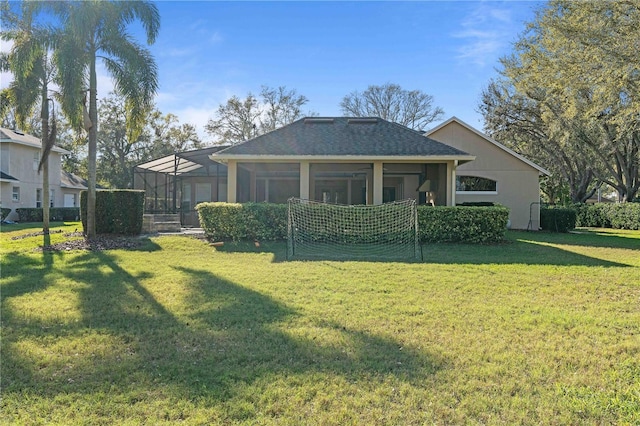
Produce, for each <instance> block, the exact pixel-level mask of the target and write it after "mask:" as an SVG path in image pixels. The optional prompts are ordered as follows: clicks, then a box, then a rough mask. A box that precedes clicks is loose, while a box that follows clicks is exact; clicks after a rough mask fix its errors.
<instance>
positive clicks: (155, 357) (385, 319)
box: [0, 223, 640, 425]
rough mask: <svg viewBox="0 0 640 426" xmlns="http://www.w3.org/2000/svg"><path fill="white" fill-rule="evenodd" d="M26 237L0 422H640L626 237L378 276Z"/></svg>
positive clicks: (169, 243)
mask: <svg viewBox="0 0 640 426" xmlns="http://www.w3.org/2000/svg"><path fill="white" fill-rule="evenodd" d="M75 228H80V225H79V224H77V223H73V224H68V225H64V226H63V225H62V224H54V227H53V229H54V230H58V229H62V230H64V232H73V231H74V229H75ZM37 230H38V228H37V227H31V228H30V227H28V226H25V225H19V226H13V225H12V226H3V228H2V230H1V231H2V232H0V244H1V247H0V254H1V255H2V270H1V274H2V281H1V292H2V293H1V297H2V306H1V308H2V311H1V316H2V347H1V350H2V352H1V356H2V360H1V361H2V365H1V371H0V373H1V383H0V384H1V386H2V389H1V391H2V400H1V411H0V423H2V424H7V423H8V424H44V423H47V424H49V423H52V424H91V425H95V424H105V425H106V424H109V425H111V424H162V423H176V422H182V423H183V424H278V425H287V424H289V425H300V424H321V425H334V424H335V425H345V424H358V425H360V424H363V425H364V424H366V425H374V424H389V425H399V424H403V425H404V424H416V425H422V424H508V425H512V424H531V425H538V424H545V425H554V424H555V425H566V424H580V425H582V424H587V425H591V424H603V425H604V424H607V425H608V424H619V425H625V424H628V425H638V424H640V232H638V231H617V230H602V229H599V230H580V233H577V234H563V235H559V234H547V233H526V232H509V233H508V235H507V237H508V242H506V243H504V244H500V245H493V246H475V245H453V244H438V245H430V246H426V247H425V248H424V262H422V263H387V262H349V261H345V262H339V261H313V262H287V261H285V255H286V247H285V245H284V244H282V243H272V244H269V243H263V244H261V246H260V247H255V246H254V245H253V243H251V244H225V245H224V246H223V247H219V248H216V247H212V246H210V245H209V244H207V243H206V242H204V241H201V240H197V239H194V238H190V237H184V236H161V237H152V238H143V239H142V245H141V246H140V248H138V249H135V250H109V251H102V252H91V251H65V252H44V253H43V252H41V251H40V252H39V251H35V250H34V249H35V248H36V247H37V246H39V245H42V243H43V237H42V236H31V237H26V238H18V239H12V238H14V237H16V236H19V235H24V234H27V233H33V232H36V231H37ZM66 238H68V237H65V235H64V233H58V234H53V235H51V242H52V243H56V242H60V241H63V240H65V239H66ZM75 238H77V237H75Z"/></svg>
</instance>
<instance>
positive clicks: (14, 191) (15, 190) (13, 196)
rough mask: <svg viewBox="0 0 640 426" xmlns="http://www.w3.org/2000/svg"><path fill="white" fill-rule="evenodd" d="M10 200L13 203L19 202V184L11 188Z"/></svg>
mask: <svg viewBox="0 0 640 426" xmlns="http://www.w3.org/2000/svg"><path fill="white" fill-rule="evenodd" d="M11 200H12V201H13V202H14V203H19V202H20V187H19V186H14V187H13V188H11Z"/></svg>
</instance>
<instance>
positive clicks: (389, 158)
mask: <svg viewBox="0 0 640 426" xmlns="http://www.w3.org/2000/svg"><path fill="white" fill-rule="evenodd" d="M209 158H210V159H211V160H212V161H217V162H221V163H226V162H228V161H230V160H231V161H242V162H249V161H250V162H256V163H258V162H273V161H280V162H297V161H314V162H323V163H326V162H336V163H354V162H355V163H367V162H372V161H383V162H387V163H391V162H399V161H400V162H424V161H455V160H458V162H459V163H462V162H465V163H466V162H468V161H473V160H475V159H476V157H475V155H367V156H365V155H254V154H227V155H224V154H223V155H216V154H211V155H210V156H209Z"/></svg>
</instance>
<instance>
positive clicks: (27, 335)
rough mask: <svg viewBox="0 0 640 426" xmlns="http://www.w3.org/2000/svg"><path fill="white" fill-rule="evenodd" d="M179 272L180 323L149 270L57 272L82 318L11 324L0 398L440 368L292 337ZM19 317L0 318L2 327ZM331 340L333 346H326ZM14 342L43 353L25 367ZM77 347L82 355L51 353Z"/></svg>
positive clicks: (224, 288)
mask: <svg viewBox="0 0 640 426" xmlns="http://www.w3.org/2000/svg"><path fill="white" fill-rule="evenodd" d="M175 270H176V271H178V272H180V274H181V276H182V278H181V281H183V282H184V283H185V286H187V288H181V289H180V294H178V295H175V297H179V298H182V299H183V301H182V302H181V303H179V304H178V306H179V309H180V311H181V312H179V313H178V314H177V315H176V314H174V313H173V312H172V311H170V310H169V309H167V308H166V307H165V306H163V305H162V304H161V303H159V302H158V301H157V299H156V298H155V297H154V294H153V293H151V292H150V291H149V290H148V289H147V287H146V286H145V285H143V284H141V280H143V279H148V278H150V277H152V274H150V273H146V272H142V273H140V274H138V275H134V274H131V273H130V272H128V271H127V270H125V269H123V268H122V267H121V266H119V265H118V263H117V259H116V258H115V257H113V256H112V255H110V254H109V253H107V252H89V253H86V254H85V255H82V256H80V257H79V258H78V259H76V261H74V263H73V264H72V265H71V267H70V268H68V269H67V270H65V271H63V273H64V275H65V276H66V277H67V278H69V279H72V280H73V281H74V282H77V283H78V286H79V289H78V290H77V295H78V306H79V310H80V313H81V320H79V321H76V322H69V321H67V322H61V323H57V324H53V323H51V322H49V321H45V320H38V319H35V320H32V321H31V323H30V324H28V325H27V324H24V325H22V326H21V325H19V324H18V325H16V326H15V327H18V328H20V329H14V330H13V331H12V332H11V333H9V334H8V335H6V336H5V341H4V344H3V347H2V351H3V370H4V371H3V376H2V385H3V389H4V390H5V392H25V391H27V392H29V393H32V394H37V395H39V396H43V397H51V396H56V395H58V394H60V393H86V394H93V393H96V392H98V393H100V392H103V393H104V394H107V393H109V392H112V390H113V389H118V390H119V393H122V394H126V393H129V392H133V393H136V394H146V395H148V393H149V392H153V391H154V389H156V388H162V389H164V390H163V392H166V393H167V394H169V395H173V396H174V397H180V398H183V397H186V398H189V399H194V398H200V397H205V398H208V399H209V398H211V399H213V400H216V401H221V402H224V401H227V400H229V399H230V398H233V397H234V396H235V395H236V393H237V392H238V387H242V386H243V385H246V384H251V383H254V382H255V381H258V380H261V379H269V378H271V377H276V376H277V377H286V376H288V375H293V374H305V373H328V374H331V375H340V376H343V377H345V378H347V379H349V380H353V381H357V380H359V379H362V380H367V381H368V382H370V381H371V380H380V381H383V380H385V379H386V378H388V377H389V376H393V377H396V378H398V379H399V380H403V381H407V382H412V383H417V382H421V381H423V380H424V379H425V378H426V377H428V376H430V375H432V374H433V373H434V372H435V371H437V370H438V369H439V368H441V367H442V366H443V365H444V362H445V361H444V360H443V359H439V358H438V357H436V356H434V355H431V354H429V353H425V352H424V351H422V350H418V349H414V348H411V347H404V348H403V347H401V346H402V345H401V344H400V343H399V342H398V341H396V340H394V339H393V338H391V337H388V336H380V335H372V334H369V333H366V332H363V331H360V330H350V329H347V328H345V327H343V326H342V325H341V324H338V323H331V322H322V323H321V322H318V323H317V324H313V327H311V330H310V331H309V332H308V333H307V332H306V333H307V334H304V335H300V334H295V333H290V332H288V330H287V327H286V324H288V323H289V321H291V320H292V319H295V318H296V317H297V316H298V315H299V313H298V312H296V311H295V310H293V309H292V308H290V307H287V306H286V305H284V304H282V303H280V302H278V301H275V300H273V299H272V298H270V297H268V296H266V295H264V294H261V293H258V292H256V291H253V290H250V289H247V288H245V287H243V286H241V285H238V284H235V283H233V282H230V281H228V280H225V279H223V278H221V277H219V276H216V275H215V274H213V273H211V272H210V271H206V270H198V269H194V268H185V267H180V268H175ZM185 277H186V279H184V278H185ZM157 285H159V286H161V285H162V284H157ZM182 290H184V291H182ZM154 291H155V292H157V291H162V289H161V288H155V287H154ZM16 316H18V313H17V312H12V311H11V309H8V310H7V311H6V312H3V320H4V321H5V322H8V323H11V322H12V320H13V319H15V317H16ZM314 330H315V331H314ZM309 333H310V334H309ZM327 333H328V334H330V335H331V336H333V339H330V340H326V339H324V338H323V336H325V335H326V334H327ZM21 341H35V342H36V344H37V345H38V346H40V347H42V349H41V350H42V351H43V352H48V353H49V355H47V357H46V359H29V356H30V355H32V354H29V355H26V354H24V353H23V352H22V351H21V349H20V342H21ZM68 341H73V342H75V343H69V342H68ZM73 344H75V345H78V346H77V347H78V349H76V350H77V351H79V352H80V356H77V355H78V354H76V356H75V357H74V356H71V355H69V354H67V353H62V354H56V353H55V351H56V350H60V351H62V350H63V349H61V348H64V347H66V345H73ZM56 347H57V348H58V349H55V348H56ZM52 351H53V352H52ZM5 367H6V368H5Z"/></svg>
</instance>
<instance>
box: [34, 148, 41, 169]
mask: <svg viewBox="0 0 640 426" xmlns="http://www.w3.org/2000/svg"><path fill="white" fill-rule="evenodd" d="M38 164H40V151H36V152H34V153H33V170H38Z"/></svg>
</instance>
